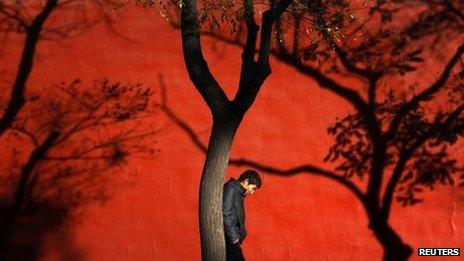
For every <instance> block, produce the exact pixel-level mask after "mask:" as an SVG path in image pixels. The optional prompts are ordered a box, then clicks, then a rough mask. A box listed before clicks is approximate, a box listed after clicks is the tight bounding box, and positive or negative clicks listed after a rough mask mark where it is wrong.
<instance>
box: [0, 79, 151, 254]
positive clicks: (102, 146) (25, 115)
mask: <svg viewBox="0 0 464 261" xmlns="http://www.w3.org/2000/svg"><path fill="white" fill-rule="evenodd" d="M151 95H152V93H151V91H150V89H149V88H146V87H144V86H142V85H141V84H121V83H113V82H110V81H109V80H108V79H103V80H99V81H95V82H94V83H93V84H92V85H91V86H83V85H82V83H81V82H80V81H79V80H75V81H73V82H71V83H69V84H65V83H63V84H59V85H57V86H55V87H54V88H48V90H47V92H46V93H45V92H42V93H40V95H32V96H31V97H30V98H29V99H28V100H27V102H26V105H25V106H24V108H23V111H22V113H21V114H20V116H19V117H18V118H17V119H16V121H15V122H14V123H13V125H12V126H11V128H10V129H9V131H8V132H7V135H6V137H5V138H6V139H7V141H9V142H7V145H6V147H5V151H9V155H8V153H5V154H7V155H5V156H6V157H4V159H2V160H3V161H4V162H5V164H3V166H4V168H3V170H2V173H4V175H3V176H2V177H1V178H0V198H1V200H0V207H1V209H2V211H1V216H0V221H1V224H0V226H1V231H2V235H1V241H0V247H1V249H0V250H1V251H0V253H1V256H0V259H1V260H37V259H39V257H40V256H41V255H42V254H43V251H44V249H45V250H46V249H47V248H50V247H52V248H53V249H54V251H52V252H53V253H57V254H58V255H59V258H60V259H63V260H81V259H83V253H81V252H80V251H78V250H77V249H74V248H73V247H72V240H71V237H70V236H71V235H70V227H68V225H69V224H70V223H69V221H72V222H75V221H77V220H78V219H77V216H76V215H75V211H76V210H77V209H78V208H79V207H81V206H83V205H88V204H94V203H104V202H106V201H107V200H108V199H109V198H110V197H111V195H113V194H114V193H116V192H117V191H118V190H120V189H121V188H122V187H124V186H127V185H128V184H127V182H125V181H120V180H121V179H120V175H122V174H124V172H126V171H127V169H125V166H126V165H127V164H128V163H129V161H130V159H131V158H133V157H135V156H138V157H140V156H142V157H144V156H150V155H151V154H154V149H153V148H154V137H155V136H156V134H157V133H158V131H159V130H158V129H155V127H154V123H153V121H152V120H150V119H153V112H154V110H155V107H153V106H151V105H150V98H151ZM124 180H127V179H124ZM52 241H55V242H59V243H58V244H56V245H55V246H53V244H52V243H50V242H52ZM50 244H51V246H50Z"/></svg>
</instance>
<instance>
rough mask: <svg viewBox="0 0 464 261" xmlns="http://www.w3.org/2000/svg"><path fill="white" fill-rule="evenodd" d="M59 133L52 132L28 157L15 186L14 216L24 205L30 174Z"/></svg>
mask: <svg viewBox="0 0 464 261" xmlns="http://www.w3.org/2000/svg"><path fill="white" fill-rule="evenodd" d="M59 135H60V133H59V132H57V131H52V132H51V133H50V134H49V135H48V137H47V139H46V140H45V141H44V143H42V144H41V145H40V146H39V147H37V148H36V149H35V150H34V151H33V152H32V154H31V155H30V156H29V159H28V161H27V163H26V165H24V167H23V169H22V172H21V177H20V179H19V182H18V185H17V186H16V191H15V196H14V199H13V203H12V206H11V208H12V210H13V213H14V214H18V213H17V212H18V211H19V210H20V209H21V207H22V206H23V204H24V199H25V196H26V190H27V184H28V181H29V177H30V176H31V174H32V171H33V170H34V168H35V167H36V165H37V164H38V163H39V162H40V161H42V160H43V158H44V157H45V156H46V154H47V152H48V150H49V149H50V148H51V147H52V146H53V142H54V141H55V140H56V139H57V138H58V137H59Z"/></svg>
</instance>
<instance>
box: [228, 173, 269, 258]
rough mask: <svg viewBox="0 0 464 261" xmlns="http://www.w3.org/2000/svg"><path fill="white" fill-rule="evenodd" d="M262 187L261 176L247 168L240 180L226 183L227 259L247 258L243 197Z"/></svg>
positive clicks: (231, 180)
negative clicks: (242, 246)
mask: <svg viewBox="0 0 464 261" xmlns="http://www.w3.org/2000/svg"><path fill="white" fill-rule="evenodd" d="M260 187H261V178H260V176H259V175H258V173H257V172H256V171H254V170H247V171H245V172H243V173H242V175H240V177H239V178H238V180H235V179H234V178H231V179H230V180H229V181H227V182H226V184H224V195H223V205H222V206H223V216H224V233H225V237H226V255H227V261H240V260H245V258H244V256H243V252H242V248H241V246H240V244H241V243H242V242H243V240H244V239H245V237H246V235H247V231H246V228H245V209H244V207H243V199H244V198H245V197H246V196H247V195H251V194H253V193H254V192H255V191H256V190H257V189H258V188H260Z"/></svg>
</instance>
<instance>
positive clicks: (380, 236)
mask: <svg viewBox="0 0 464 261" xmlns="http://www.w3.org/2000/svg"><path fill="white" fill-rule="evenodd" d="M379 213H380V212H379ZM370 222H371V223H370V229H371V230H372V231H373V232H374V235H375V237H376V238H377V240H379V242H380V243H381V244H382V247H383V251H384V253H383V260H384V261H405V260H408V258H409V257H410V256H411V254H412V251H413V250H412V248H411V246H409V245H408V244H406V243H404V242H403V241H402V240H401V237H400V236H399V235H398V234H397V233H396V232H395V231H394V230H393V228H392V227H391V226H390V225H389V224H388V221H387V220H385V219H384V218H382V217H380V215H376V216H372V215H371V216H370Z"/></svg>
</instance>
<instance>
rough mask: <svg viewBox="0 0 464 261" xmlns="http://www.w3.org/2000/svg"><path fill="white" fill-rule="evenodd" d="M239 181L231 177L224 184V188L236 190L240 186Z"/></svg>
mask: <svg viewBox="0 0 464 261" xmlns="http://www.w3.org/2000/svg"><path fill="white" fill-rule="evenodd" d="M238 185H239V183H238V181H237V180H236V179H234V178H230V179H229V180H228V181H227V182H226V183H225V184H224V189H234V190H236V189H237V188H239V187H238Z"/></svg>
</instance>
